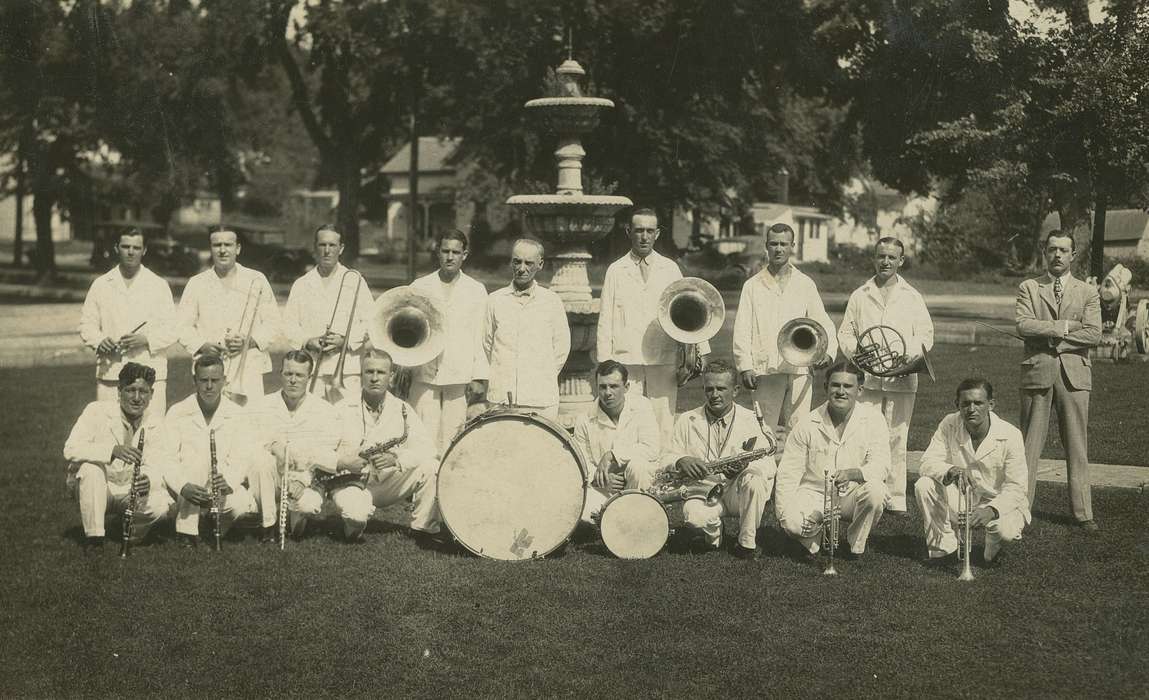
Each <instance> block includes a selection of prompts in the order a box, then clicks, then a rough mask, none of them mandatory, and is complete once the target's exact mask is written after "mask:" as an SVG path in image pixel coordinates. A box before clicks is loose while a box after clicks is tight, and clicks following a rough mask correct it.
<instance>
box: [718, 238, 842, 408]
mask: <svg viewBox="0 0 1149 700" xmlns="http://www.w3.org/2000/svg"><path fill="white" fill-rule="evenodd" d="M793 247H794V229H792V228H790V226H789V225H787V224H774V225H773V226H771V227H770V228H768V229H766V256H767V264H766V267H764V268H762V270H761V271H760V272H758V274H756V275H754V276H753V277H751V278H750V279H748V280H746V283H745V284H743V285H742V296H741V297H739V300H738V311H737V313H736V314H735V315H734V360H735V362H736V363H737V365H738V370H739V371H740V372H741V375H742V385H743V386H745V387H746V388H747V389H749V390H751V391H753V392H754V401H755V402H757V404H758V406H759V407H760V408H761V409H762V415H763V418H764V420H765V421H766V425H769V426H771V427H773V426H776V425H783V426H785V425H786V424H788V423H789V422H790V421H791V418H792V417H793V416H803V415H805V414H806V413H808V412H809V411H810V401H811V395H812V394H813V386H812V385H811V383H810V368H809V367H795V366H794V365H791V364H790V363H789V362H786V361H785V360H783V359H782V354H781V352H780V351H779V349H778V332H779V331H780V330H782V326H783V325H784V324H785V323H786V322H787V321H790V320H792V319H795V318H803V317H806V318H809V319H811V320H813V321H814V322H815V323H817V324H818V325H820V326H821V327H822V329H823V330H824V331H825V333H826V340H827V347H826V352H825V353H824V355H823V356H822V357H819V358H817V359H816V360H815V361H814V369H822V368H823V367H827V366H829V364H830V362H831V361H833V358H834V355H835V354H837V352H838V341H837V339H836V337H835V333H834V324H833V323H832V322H831V321H830V317H829V316H828V315H827V314H826V307H825V306H823V305H822V297H821V296H819V295H818V287H817V286H816V285H815V284H814V280H812V279H810V278H809V277H807V276H806V275H804V274H803V273H802V272H801V271H800V270H799V269H798V268H796V267H794V266H793V265H792V264H791V263H790V254H791V252H792V251H793Z"/></svg>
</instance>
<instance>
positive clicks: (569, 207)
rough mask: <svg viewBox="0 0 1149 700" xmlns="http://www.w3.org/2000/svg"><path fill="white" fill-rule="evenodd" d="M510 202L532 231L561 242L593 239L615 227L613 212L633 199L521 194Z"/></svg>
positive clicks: (535, 234)
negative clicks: (521, 213)
mask: <svg viewBox="0 0 1149 700" xmlns="http://www.w3.org/2000/svg"><path fill="white" fill-rule="evenodd" d="M507 204H509V205H510V206H512V207H515V208H518V209H521V210H522V212H523V215H524V216H523V219H524V223H525V224H526V227H527V230H528V231H530V232H531V234H532V235H534V236H536V237H538V238H540V239H542V240H543V241H546V242H553V243H558V244H570V243H581V244H585V243H591V242H594V241H596V240H598V239H599V238H602V237H603V236H605V235H606V234H608V233H610V232H611V230H613V229H614V215H615V213H616V212H618V210H619V209H623V208H625V207H629V206H631V205H632V204H633V203H632V202H631V201H630V199H629V198H627V197H615V196H611V195H578V194H518V195H515V196H513V197H511V198H510V199H508V200H507Z"/></svg>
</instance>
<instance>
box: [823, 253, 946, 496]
mask: <svg viewBox="0 0 1149 700" xmlns="http://www.w3.org/2000/svg"><path fill="white" fill-rule="evenodd" d="M905 261H906V258H905V246H903V245H902V242H901V241H899V240H898V239H896V238H889V237H886V238H882V239H880V240H879V241H878V244H877V245H876V246H875V247H874V276H873V277H871V278H870V279H869V280H867V281H866V283H865V284H863V285H862V286H861V287H858V288H857V289H855V290H854V292H853V293H852V294H850V301H849V302H848V303H847V304H846V315H845V316H844V317H843V318H842V326H841V327H840V328H839V329H838V345H839V346H840V347H841V348H842V352H843V354H845V355H846V357H847V358H850V357H853V356H854V353H855V352H856V351H857V348H858V336H860V335H861V334H862V333H863V332H864V331H865V330H866V329H868V328H871V327H873V326H889V327H890V328H893V329H894V330H896V331H897V332H898V333H900V334H901V336H902V339H903V340H905V342H906V348H905V351H906V364H907V365H912V364H913V363H915V362H918V361H919V360H921V359H922V356H923V355H924V354H925V353H926V352H927V351H929V350H932V349H933V347H934V322H933V320H931V319H930V312H929V310H927V309H926V302H925V300H924V299H922V295H921V294H919V293H918V290H916V289H914V288H913V287H911V286H910V283H909V282H907V281H906V280H905V279H904V278H902V277H901V276H900V275H899V274H898V270H900V269H901V267H902V264H903V263H904V262H905ZM917 390H918V375H917V373H912V374H904V375H902V376H900V377H876V376H874V375H872V374H867V375H866V382H865V384H864V385H863V387H862V398H861V399H860V401H861V402H862V403H864V404H868V405H870V406H873V407H875V408H876V409H877V410H878V411H880V412H881V413H882V415H884V416H885V417H886V425H887V426H889V429H890V473H889V474H888V475H887V476H886V491H887V496H886V510H887V511H890V512H891V513H896V514H898V515H905V513H906V440H907V438H908V437H909V433H910V420H911V419H912V418H913V415H914V399H915V398H916V395H917Z"/></svg>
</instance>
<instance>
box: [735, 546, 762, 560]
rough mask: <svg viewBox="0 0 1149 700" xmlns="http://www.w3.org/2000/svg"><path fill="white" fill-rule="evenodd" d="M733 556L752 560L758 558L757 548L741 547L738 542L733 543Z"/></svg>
mask: <svg viewBox="0 0 1149 700" xmlns="http://www.w3.org/2000/svg"><path fill="white" fill-rule="evenodd" d="M734 556H735V557H737V558H738V559H746V560H750V561H753V560H755V559H757V558H758V549H757V548H754V549H750V548H749V547H743V546H742V545H740V544H736V545H734Z"/></svg>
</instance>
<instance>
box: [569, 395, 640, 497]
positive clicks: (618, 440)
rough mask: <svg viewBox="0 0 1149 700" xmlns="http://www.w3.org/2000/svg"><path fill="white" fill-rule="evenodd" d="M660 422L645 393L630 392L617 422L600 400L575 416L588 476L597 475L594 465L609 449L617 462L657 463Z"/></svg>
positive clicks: (578, 443)
mask: <svg viewBox="0 0 1149 700" xmlns="http://www.w3.org/2000/svg"><path fill="white" fill-rule="evenodd" d="M659 433H660V431H659V428H658V421H657V420H656V419H655V417H654V407H653V406H651V405H650V400H649V399H647V398H646V397H645V396H636V395H634V394H629V395H627V397H626V403H625V404H623V407H622V413H620V414H619V416H618V423H617V424H616V423H615V422H614V421H612V420H611V419H610V417H609V416H607V415H606V414H605V413H603V411H602V406H601V405H600V404H599V402H598V401H595V402H594V406H593V407H592V408H591V409H590V410H588V411H587V412H586V413H584V414H581V415H579V416H578V417H577V418H576V419H575V427H574V443H575V446H576V447H577V448H578V450H579V452H580V453H581V454H582V456H583V459H584V460H586V467H587V475H588V477H590V476H593V475H594V471H595V466H596V465H597V464H598V461H599V460H600V459H602V456H603V455H604V454H606V453H607V452H612V451H613V452H614V457H615V459H617V460H618V463H619V464H621V465H623V466H626V465H627V464H630V463H631V462H647V463H649V464H651V465H654V466H657V460H658V456H659V453H660V451H661V448H660V446H659V439H660V435H659Z"/></svg>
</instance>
